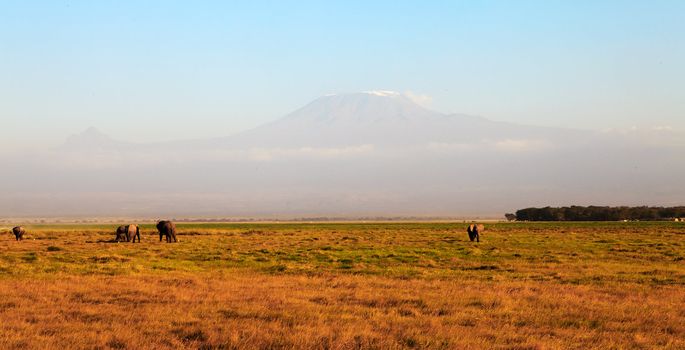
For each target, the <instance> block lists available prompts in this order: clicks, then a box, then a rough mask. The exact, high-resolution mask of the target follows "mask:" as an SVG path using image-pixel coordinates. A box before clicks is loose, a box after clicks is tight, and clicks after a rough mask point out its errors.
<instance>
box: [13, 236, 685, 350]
mask: <svg viewBox="0 0 685 350" xmlns="http://www.w3.org/2000/svg"><path fill="white" fill-rule="evenodd" d="M449 227H450V226H448V225H443V224H411V225H384V224H378V225H375V226H374V225H371V226H369V225H356V226H355V225H283V226H279V225H268V226H258V225H257V226H250V227H247V228H246V227H243V226H238V225H233V226H232V225H225V226H222V227H209V226H207V227H205V226H202V225H200V226H190V225H189V226H185V227H181V235H180V236H179V237H180V238H181V243H178V244H165V243H161V244H160V243H159V242H155V239H153V238H154V237H152V238H151V237H150V236H149V235H148V236H147V237H144V238H143V244H140V245H138V244H136V245H133V244H111V243H106V242H105V240H106V239H105V238H106V237H109V236H112V237H111V238H113V235H112V234H111V233H110V232H109V231H108V228H105V227H47V226H46V227H34V228H32V235H33V236H32V237H33V238H36V240H35V241H34V240H33V239H32V240H30V241H26V242H19V243H17V242H13V241H11V240H9V237H4V239H3V240H2V241H1V242H0V249H1V250H0V252H1V253H2V254H1V255H0V320H2V321H1V322H0V349H59V348H62V349H144V348H150V349H165V348H187V349H251V348H260V349H278V348H285V349H305V348H314V349H399V348H434V349H462V348H464V349H491V348H495V349H497V348H499V349H568V348H572V349H589V348H595V349H606V348H619V349H620V348H626V349H627V348H666V349H683V348H685V307H684V306H683V305H685V285H684V283H683V281H684V278H685V265H684V261H683V259H682V257H683V255H684V254H685V235H683V234H681V231H679V230H680V227H678V226H671V225H666V224H664V225H661V226H660V225H657V224H655V225H634V226H626V225H622V226H617V227H613V226H601V225H586V224H567V225H498V226H494V227H492V228H491V230H490V232H488V233H486V237H485V239H486V242H484V243H482V244H481V245H478V246H475V245H474V244H472V243H471V242H468V239H467V238H466V234H465V233H462V232H461V230H459V231H457V232H456V233H455V234H454V236H452V238H451V239H449V240H448V239H447V238H445V237H446V235H447V234H448V233H447V232H448V228H449ZM343 237H347V238H346V239H343ZM550 237H551V238H552V239H550ZM600 237H601V239H600ZM314 238H316V239H314ZM157 239H158V238H157ZM464 239H466V241H464ZM598 241H601V242H598ZM436 242H437V243H436ZM50 247H54V248H52V249H50ZM229 248H230V249H229ZM492 248H495V249H492ZM495 250H497V251H495ZM422 254H423V255H425V256H422ZM376 256H379V257H380V258H378V257H376ZM579 256H580V258H579ZM341 260H343V261H342V262H341ZM484 266H485V267H487V268H484ZM383 268H386V269H390V270H391V272H389V273H382V269H383Z"/></svg>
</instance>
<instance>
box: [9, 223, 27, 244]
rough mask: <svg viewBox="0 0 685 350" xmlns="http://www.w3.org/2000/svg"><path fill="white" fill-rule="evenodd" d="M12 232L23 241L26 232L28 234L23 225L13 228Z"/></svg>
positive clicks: (18, 239)
mask: <svg viewBox="0 0 685 350" xmlns="http://www.w3.org/2000/svg"><path fill="white" fill-rule="evenodd" d="M12 233H14V238H15V239H16V240H17V241H21V240H22V239H24V234H26V230H25V229H24V228H23V227H21V226H16V227H13V228H12Z"/></svg>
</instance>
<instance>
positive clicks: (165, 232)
mask: <svg viewBox="0 0 685 350" xmlns="http://www.w3.org/2000/svg"><path fill="white" fill-rule="evenodd" d="M157 231H159V241H160V242H161V241H162V236H166V241H167V243H171V242H172V241H173V242H178V240H176V224H174V223H173V222H171V221H168V220H161V221H160V222H158V223H157Z"/></svg>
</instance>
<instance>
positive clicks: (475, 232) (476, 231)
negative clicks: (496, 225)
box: [466, 224, 485, 242]
mask: <svg viewBox="0 0 685 350" xmlns="http://www.w3.org/2000/svg"><path fill="white" fill-rule="evenodd" d="M483 231H485V226H483V224H471V225H469V227H468V228H467V229H466V232H468V234H469V240H471V242H473V240H474V239H475V240H476V242H480V234H481V233H483Z"/></svg>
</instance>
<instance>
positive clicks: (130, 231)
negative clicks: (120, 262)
mask: <svg viewBox="0 0 685 350" xmlns="http://www.w3.org/2000/svg"><path fill="white" fill-rule="evenodd" d="M136 237H138V243H140V227H138V225H133V224H131V225H128V226H127V227H126V241H127V242H131V243H136Z"/></svg>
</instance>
